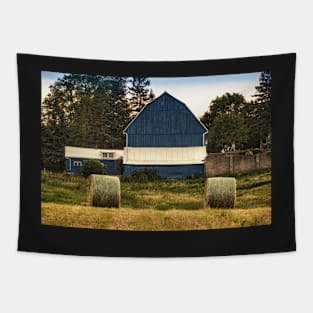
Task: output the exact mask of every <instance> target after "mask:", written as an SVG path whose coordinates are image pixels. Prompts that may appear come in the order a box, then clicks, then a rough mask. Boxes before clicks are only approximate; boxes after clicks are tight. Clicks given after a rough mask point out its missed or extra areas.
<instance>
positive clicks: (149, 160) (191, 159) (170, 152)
mask: <svg viewBox="0 0 313 313" xmlns="http://www.w3.org/2000/svg"><path fill="white" fill-rule="evenodd" d="M205 158H206V148H205V146H200V147H175V148H168V147H167V148H160V147H157V148H150V147H149V148H138V147H125V148H124V159H123V163H124V164H138V165H154V164H157V165H175V164H199V163H204V159H205Z"/></svg>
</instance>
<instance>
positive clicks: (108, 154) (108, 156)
mask: <svg viewBox="0 0 313 313" xmlns="http://www.w3.org/2000/svg"><path fill="white" fill-rule="evenodd" d="M101 153H102V158H103V159H113V158H114V153H113V152H101Z"/></svg>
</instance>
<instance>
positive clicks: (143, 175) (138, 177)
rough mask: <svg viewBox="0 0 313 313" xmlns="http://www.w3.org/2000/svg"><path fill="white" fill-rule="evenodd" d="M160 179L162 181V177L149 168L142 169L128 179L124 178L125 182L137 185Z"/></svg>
mask: <svg viewBox="0 0 313 313" xmlns="http://www.w3.org/2000/svg"><path fill="white" fill-rule="evenodd" d="M160 179H162V177H161V176H160V175H159V173H158V172H157V171H155V170H152V169H150V168H144V169H143V170H140V171H135V172H133V173H132V174H131V175H129V176H128V177H126V178H124V180H125V181H129V182H139V183H146V182H151V181H157V180H160Z"/></svg>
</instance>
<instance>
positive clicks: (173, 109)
mask: <svg viewBox="0 0 313 313" xmlns="http://www.w3.org/2000/svg"><path fill="white" fill-rule="evenodd" d="M145 115H149V118H147V120H149V123H153V125H151V127H149V128H147V127H146V128H145V133H146V132H156V133H159V132H162V133H168V134H172V133H176V132H178V133H186V134H188V133H201V134H206V133H207V132H208V130H207V128H206V127H205V126H204V125H203V124H202V123H201V121H200V120H199V119H198V118H197V117H196V116H195V115H194V114H193V113H192V111H191V110H190V109H189V108H188V106H187V105H186V104H185V103H183V102H182V101H180V100H178V99H176V98H175V97H173V96H172V95H170V94H169V93H167V92H164V93H163V94H161V95H160V96H159V97H157V98H155V99H154V100H152V101H151V102H150V103H148V104H147V105H146V106H145V107H144V108H143V109H142V110H141V111H140V112H139V113H138V114H137V115H136V117H135V118H134V119H133V120H132V121H131V122H130V123H129V124H128V126H127V127H126V128H125V129H124V131H123V132H124V133H125V134H128V133H132V128H136V124H137V123H138V124H140V120H144V116H145ZM142 124H144V123H142Z"/></svg>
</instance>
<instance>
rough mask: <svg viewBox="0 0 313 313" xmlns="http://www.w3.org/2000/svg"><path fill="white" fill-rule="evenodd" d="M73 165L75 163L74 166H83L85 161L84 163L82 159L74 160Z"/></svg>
mask: <svg viewBox="0 0 313 313" xmlns="http://www.w3.org/2000/svg"><path fill="white" fill-rule="evenodd" d="M73 165H74V166H82V165H83V163H82V161H74V162H73Z"/></svg>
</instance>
